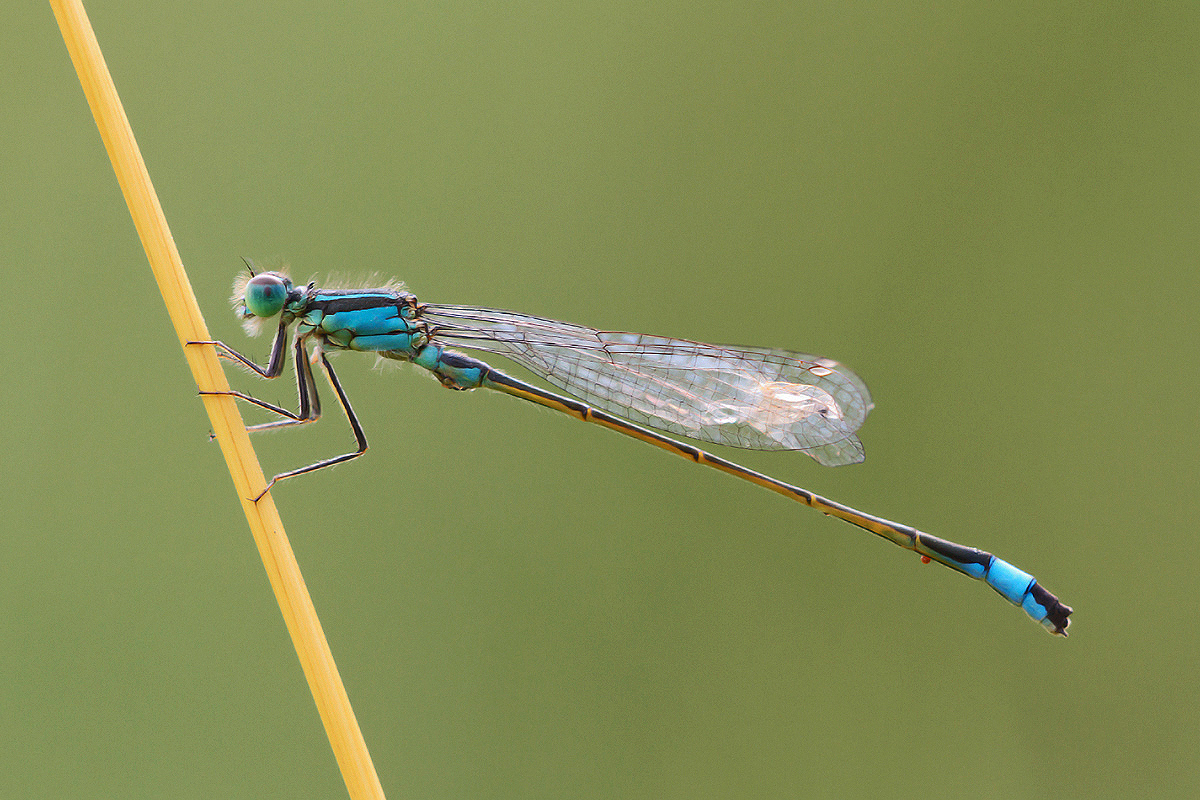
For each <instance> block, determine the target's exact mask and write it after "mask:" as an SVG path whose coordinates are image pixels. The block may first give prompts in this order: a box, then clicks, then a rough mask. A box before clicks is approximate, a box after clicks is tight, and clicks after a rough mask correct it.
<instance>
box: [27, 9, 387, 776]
mask: <svg viewBox="0 0 1200 800" xmlns="http://www.w3.org/2000/svg"><path fill="white" fill-rule="evenodd" d="M50 5H51V6H52V7H53V9H54V15H55V17H56V18H57V19H58V25H59V28H61V29H62V35H63V40H64V41H65V42H66V45H67V50H68V51H69V52H70V54H71V61H72V62H74V64H75V70H76V72H78V73H79V82H80V83H81V84H82V85H83V91H84V94H85V95H87V100H88V104H89V105H90V106H91V108H92V114H93V116H95V118H96V126H97V127H98V128H99V129H100V137H101V138H102V139H103V140H104V146H105V148H106V149H107V150H108V156H109V158H110V159H111V160H112V164H113V170H114V171H115V172H116V174H117V182H118V183H119V184H120V185H121V191H122V192H123V193H124V195H125V202H126V203H127V204H128V205H129V213H130V214H131V215H132V216H133V224H134V226H135V227H136V228H137V232H138V236H139V237H141V240H142V246H143V247H144V248H145V250H146V256H147V258H148V259H149V260H150V268H151V269H152V270H153V271H154V278H155V280H156V281H158V287H159V290H160V291H161V292H162V296H163V300H164V301H165V302H166V305H167V311H168V313H169V314H170V315H171V322H172V323H173V324H174V325H175V332H176V334H177V335H178V336H179V341H180V343H181V344H183V345H184V347H183V351H184V356H185V357H186V358H187V361H188V365H189V366H190V367H191V369H192V374H193V375H194V376H195V378H196V384H197V385H198V386H199V387H200V389H201V391H205V392H222V391H227V390H228V389H229V384H228V383H227V382H226V380H225V373H224V372H223V371H222V369H221V364H220V361H219V360H218V358H217V355H216V351H215V350H214V349H213V348H212V347H188V346H186V344H184V343H186V342H189V341H191V342H194V341H207V340H208V339H209V338H210V337H209V335H208V329H207V327H206V326H205V324H204V318H203V317H202V316H201V314H200V307H199V305H198V304H197V303H196V297H195V294H193V292H192V287H191V284H190V283H189V282H188V279H187V274H186V273H185V272H184V269H183V263H182V262H181V261H180V258H179V251H178V250H177V249H176V247H175V241H174V240H173V239H172V238H171V232H170V230H169V229H168V228H167V221H166V218H165V217H164V216H163V212H162V207H161V206H160V205H159V203H158V196H157V195H156V194H155V193H154V187H153V185H151V183H150V176H149V174H148V173H147V172H146V165H145V163H144V162H143V161H142V155H141V153H140V152H139V151H138V147H137V142H135V141H134V138H133V131H132V130H131V129H130V127H129V120H128V119H126V117H125V110H124V109H123V108H122V106H121V101H120V99H119V98H118V97H117V90H116V87H115V86H113V82H112V77H111V76H110V75H109V72H108V67H107V66H106V65H105V63H104V58H103V56H102V55H101V53H100V46H99V44H98V43H97V42H96V36H95V33H93V31H92V27H91V23H90V22H89V21H88V18H87V14H86V13H85V12H84V10H83V4H82V3H81V2H79V0H51V2H50ZM204 406H205V409H206V410H207V411H208V415H209V417H210V418H211V420H212V427H213V432H214V433H215V435H216V439H217V441H218V442H219V443H220V445H221V452H222V453H224V454H225V461H226V462H227V463H228V465H229V473H230V475H231V476H232V477H233V484H234V487H235V488H236V490H237V494H238V496H239V497H240V498H241V499H242V508H243V510H244V511H245V513H246V519H247V521H248V522H249V523H250V530H251V532H252V533H253V535H254V542H255V544H257V545H258V551H259V554H260V555H261V556H262V561H263V566H264V567H265V568H266V570H267V577H268V578H269V579H270V581H271V588H272V589H274V591H275V598H276V600H278V602H279V608H280V610H281V611H282V612H283V619H284V621H285V622H286V623H287V629H288V632H289V633H290V634H291V637H292V642H293V644H294V645H295V647H296V653H297V655H299V657H300V665H301V667H302V668H303V669H304V676H305V677H306V678H307V679H308V685H309V688H310V689H311V690H312V695H313V699H314V700H316V703H317V710H318V712H319V713H320V715H321V721H322V723H324V725H325V732H326V734H327V735H328V736H329V742H330V744H331V746H332V747H333V753H334V756H335V758H336V759H337V763H338V767H339V768H340V769H341V771H342V777H343V779H344V780H345V782H346V788H347V789H348V790H349V793H350V796H351V797H352V798H355V800H358V798H376V797H378V798H382V797H383V789H382V787H381V786H380V784H379V777H378V776H377V775H376V773H375V766H374V765H373V764H372V763H371V757H370V754H369V753H368V752H367V746H366V742H365V741H363V737H362V732H361V731H360V730H359V727H358V722H357V720H355V718H354V711H353V709H351V707H350V699H349V698H348V697H347V696H346V689H345V687H344V686H343V685H342V679H341V677H340V676H339V675H338V671H337V665H336V664H335V663H334V661H333V654H332V653H331V652H330V651H329V644H328V642H326V640H325V634H324V633H323V632H322V630H321V624H320V621H319V620H318V619H317V614H316V610H315V609H314V608H313V604H312V599H311V598H310V597H309V595H308V589H307V588H306V587H305V585H304V579H303V577H302V576H301V574H300V567H299V565H298V564H297V563H296V558H295V555H294V554H293V553H292V548H291V545H290V544H289V543H288V540H287V536H286V534H285V533H284V530H283V524H282V523H281V522H280V519H279V513H278V511H277V510H276V508H275V503H274V501H273V500H272V499H271V496H270V494H267V495H266V496H264V497H263V498H262V499H261V500H260V501H258V502H257V503H255V502H253V501H252V500H249V499H247V498H251V497H256V496H257V495H258V493H259V492H261V491H262V490H263V487H264V486H266V480H265V478H264V477H263V472H262V468H261V467H260V466H259V464H258V457H257V456H256V455H255V453H254V449H253V448H252V447H251V445H250V437H249V436H248V435H247V434H246V426H245V425H244V424H243V422H242V416H241V413H240V412H239V411H238V408H237V405H236V403H235V401H234V399H233V398H232V397H228V396H219V395H218V396H214V395H206V396H205V397H204Z"/></svg>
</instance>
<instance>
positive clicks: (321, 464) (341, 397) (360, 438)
mask: <svg viewBox="0 0 1200 800" xmlns="http://www.w3.org/2000/svg"><path fill="white" fill-rule="evenodd" d="M318 353H320V358H321V366H322V367H323V368H324V369H325V377H326V378H328V379H329V385H330V386H332V387H333V391H334V392H335V393H336V394H337V398H338V402H339V403H341V405H342V411H344V412H346V419H347V420H348V421H349V423H350V428H351V430H353V431H354V439H355V441H356V442H357V443H358V448H357V449H356V450H355V451H354V452H353V453H344V454H342V455H340V456H334V457H333V458H325V459H321V460H320V461H317V462H314V463H312V464H309V465H308V466H304V467H300V468H299V469H293V470H288V471H287V472H281V473H279V474H278V475H276V476H275V477H274V478H271V482H270V483H268V484H267V487H266V488H265V489H263V490H262V491H261V492H260V493H259V494H258V496H257V497H255V498H254V502H256V503H257V502H258V501H259V500H261V499H262V497H263V495H265V494H266V493H267V492H269V491H271V487H272V486H274V485H275V484H276V483H278V482H279V481H281V480H283V479H284V478H294V477H296V476H297V475H303V474H305V473H307V472H316V471H317V470H319V469H324V468H326V467H332V466H333V465H335V464H341V463H342V462H344V461H350V460H351V459H355V458H358V457H359V456H361V455H362V454H363V453H365V452H367V435H366V434H365V433H363V429H362V425H361V424H360V423H359V421H358V416H357V415H356V414H355V413H354V409H353V408H352V407H351V406H350V400H349V398H347V397H346V392H345V390H344V389H343V388H342V383H341V381H339V380H338V377H337V374H336V373H335V372H334V371H333V366H332V365H331V364H330V363H329V358H328V357H327V356H326V355H325V353H323V352H320V351H319V350H318ZM304 363H305V364H306V365H307V364H308V361H307V359H305V360H304ZM307 372H308V379H309V381H311V380H312V369H311V368H309V369H308V370H307ZM312 392H313V400H314V402H313V406H314V408H315V409H316V413H318V414H319V413H320V409H319V407H318V404H317V403H316V396H317V395H316V387H315V386H314V387H312ZM302 399H303V395H302ZM315 418H316V417H313V419H315ZM304 421H306V422H307V421H309V420H304ZM268 424H269V425H287V424H288V422H287V421H283V422H276V423H268Z"/></svg>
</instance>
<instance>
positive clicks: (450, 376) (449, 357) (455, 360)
mask: <svg viewBox="0 0 1200 800" xmlns="http://www.w3.org/2000/svg"><path fill="white" fill-rule="evenodd" d="M412 361H413V363H414V364H416V365H417V366H421V367H424V368H425V369H427V370H429V371H430V372H432V373H433V374H434V375H435V376H437V379H438V380H439V381H441V382H442V385H443V386H446V387H448V388H450V389H478V388H479V387H481V386H483V381H484V378H486V377H487V376H488V373H490V372H491V367H489V366H488V365H487V364H485V363H484V362H482V361H480V360H479V359H477V358H471V357H470V356H468V355H463V354H462V353H459V352H456V351H454V350H447V349H446V348H444V347H442V346H441V345H440V344H428V345H426V346H425V347H423V348H421V352H419V353H417V354H416V355H415V356H414V357H413V360H412Z"/></svg>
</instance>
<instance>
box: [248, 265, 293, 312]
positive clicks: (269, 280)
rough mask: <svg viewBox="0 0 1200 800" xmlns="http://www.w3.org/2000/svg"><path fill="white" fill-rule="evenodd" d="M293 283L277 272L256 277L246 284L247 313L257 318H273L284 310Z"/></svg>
mask: <svg viewBox="0 0 1200 800" xmlns="http://www.w3.org/2000/svg"><path fill="white" fill-rule="evenodd" d="M291 289H292V282H291V281H290V280H288V279H287V278H285V277H283V276H282V275H279V274H278V273H275V272H264V273H263V274H262V275H255V276H254V277H253V278H251V279H250V280H249V281H248V282H247V283H246V311H248V312H249V313H250V314H253V315H254V316H256V317H273V316H275V315H276V314H278V313H279V312H280V311H282V310H283V305H284V303H286V302H287V298H288V292H289V291H291Z"/></svg>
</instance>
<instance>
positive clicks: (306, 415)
mask: <svg viewBox="0 0 1200 800" xmlns="http://www.w3.org/2000/svg"><path fill="white" fill-rule="evenodd" d="M285 335H286V327H285V326H282V325H281V326H280V328H279V333H278V334H277V335H276V337H275V342H274V344H272V346H271V360H270V362H269V363H268V364H267V366H266V367H261V366H259V365H258V364H256V363H255V362H254V361H252V360H251V359H249V358H247V357H246V356H244V355H242V354H241V353H239V352H237V351H236V350H234V349H233V348H232V347H230V346H229V345H227V344H225V343H224V342H219V341H213V342H189V344H211V345H213V346H215V347H217V348H219V349H220V351H221V355H222V356H224V357H225V358H227V359H229V360H231V361H236V362H238V363H239V364H242V365H244V366H246V367H247V368H249V369H250V370H252V371H254V372H255V373H256V374H258V375H260V376H262V377H264V378H267V379H272V378H277V377H279V375H280V374H281V373H282V372H283V366H284V361H285V359H284V357H283V352H284V351H283V346H282V343H283V339H284V336H285ZM292 349H293V351H294V357H295V362H296V395H297V397H298V398H299V400H298V402H299V406H300V410H299V412H293V411H289V410H288V409H286V408H283V407H281V406H277V405H275V404H273V403H268V402H266V401H265V400H259V399H258V398H257V397H252V396H251V395H248V394H246V393H245V392H236V391H227V392H203V391H202V392H200V394H201V395H206V394H207V395H228V396H229V397H236V398H238V399H239V400H245V401H246V402H247V403H251V404H253V405H256V406H258V407H259V408H261V409H264V410H266V411H270V412H272V413H275V414H278V415H279V416H281V417H285V418H286V419H282V420H276V421H274V422H262V423H259V424H257V425H248V426H246V430H247V431H249V432H251V433H253V432H254V431H262V430H269V429H271V428H279V427H284V426H288V425H304V424H307V423H309V422H315V421H316V420H317V419H319V418H320V416H321V398H320V396H319V395H318V394H317V387H316V382H315V379H314V378H313V374H312V366H311V365H310V363H309V360H308V353H307V351H306V350H305V337H301V336H297V337H296V338H295V340H294V341H293V343H292Z"/></svg>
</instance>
